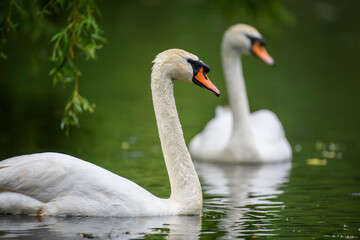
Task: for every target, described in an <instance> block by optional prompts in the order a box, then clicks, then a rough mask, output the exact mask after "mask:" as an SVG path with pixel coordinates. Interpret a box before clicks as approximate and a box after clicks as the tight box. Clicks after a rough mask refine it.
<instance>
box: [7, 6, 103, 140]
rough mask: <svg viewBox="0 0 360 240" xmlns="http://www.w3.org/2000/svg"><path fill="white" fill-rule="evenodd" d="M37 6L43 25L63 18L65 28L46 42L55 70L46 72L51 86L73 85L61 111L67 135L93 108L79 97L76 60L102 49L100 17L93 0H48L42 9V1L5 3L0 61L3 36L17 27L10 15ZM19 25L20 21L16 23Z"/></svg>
mask: <svg viewBox="0 0 360 240" xmlns="http://www.w3.org/2000/svg"><path fill="white" fill-rule="evenodd" d="M34 3H36V4H37V9H40V11H37V12H36V13H35V14H37V15H38V16H37V17H38V18H39V19H40V20H42V21H46V20H47V18H50V17H53V16H64V15H66V20H67V21H66V25H65V26H63V27H62V28H61V29H60V31H58V32H57V33H56V34H55V35H54V36H53V37H52V38H51V40H50V43H51V44H52V52H51V56H50V60H51V61H52V62H54V64H55V66H54V67H53V68H52V69H51V70H50V76H51V77H52V79H53V82H54V84H55V85H56V84H58V83H61V84H69V83H71V84H73V92H72V94H71V96H70V98H69V101H68V102H67V104H66V105H65V108H64V116H63V118H62V121H61V125H60V126H61V129H63V130H65V131H66V133H68V132H69V127H70V126H72V125H75V126H78V125H79V115H80V114H81V113H83V112H90V113H92V112H93V111H94V108H95V105H94V104H91V103H89V101H88V100H87V99H86V98H85V97H83V96H81V95H80V93H79V78H80V76H81V72H80V70H79V57H81V56H84V57H85V58H86V59H96V50H98V49H101V48H102V44H103V43H105V42H106V40H105V38H104V37H103V36H102V34H103V31H102V29H101V28H100V26H99V24H98V23H97V21H96V18H95V15H100V13H99V11H98V8H97V7H96V5H95V2H94V0H51V1H49V2H47V4H46V5H42V1H35V2H32V3H29V2H28V1H25V0H24V1H21V0H9V7H8V12H7V14H6V17H3V18H2V19H1V23H0V26H1V28H0V34H1V36H0V57H1V58H3V59H6V58H7V56H6V54H5V52H4V46H5V45H6V39H7V35H8V34H9V33H10V32H11V31H12V30H15V29H16V27H17V26H18V24H16V23H14V22H13V13H14V10H16V13H17V16H16V19H17V20H18V19H21V18H25V16H26V15H27V14H28V13H27V11H26V8H27V7H29V5H30V4H34ZM19 21H20V20H19Z"/></svg>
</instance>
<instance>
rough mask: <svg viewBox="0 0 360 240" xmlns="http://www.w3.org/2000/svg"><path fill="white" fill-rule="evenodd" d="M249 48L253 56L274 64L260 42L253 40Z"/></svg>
mask: <svg viewBox="0 0 360 240" xmlns="http://www.w3.org/2000/svg"><path fill="white" fill-rule="evenodd" d="M251 50H252V52H253V53H254V55H255V56H257V57H258V58H260V59H261V60H262V61H263V62H265V63H266V64H268V65H270V66H272V65H274V64H275V62H274V59H273V58H272V57H271V56H270V55H269V54H268V52H267V51H266V49H265V47H264V46H263V45H262V44H261V43H260V42H255V43H254V44H253V46H252V48H251Z"/></svg>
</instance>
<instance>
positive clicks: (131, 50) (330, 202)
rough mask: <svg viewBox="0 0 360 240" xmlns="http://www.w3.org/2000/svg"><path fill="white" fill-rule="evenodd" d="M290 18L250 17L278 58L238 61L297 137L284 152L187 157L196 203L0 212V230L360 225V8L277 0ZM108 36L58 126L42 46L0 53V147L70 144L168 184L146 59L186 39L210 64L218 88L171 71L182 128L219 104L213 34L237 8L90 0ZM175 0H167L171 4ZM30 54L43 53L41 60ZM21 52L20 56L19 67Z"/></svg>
mask: <svg viewBox="0 0 360 240" xmlns="http://www.w3.org/2000/svg"><path fill="white" fill-rule="evenodd" d="M285 3H286V5H287V6H288V8H289V9H290V10H291V11H292V12H293V13H294V14H295V16H296V24H295V25H294V26H288V27H279V28H277V29H276V31H275V30H273V29H260V30H261V31H262V32H263V35H264V37H265V39H266V40H267V43H268V45H267V49H268V51H269V52H270V54H271V55H272V56H273V57H274V59H275V60H276V66H275V67H273V68H270V67H268V66H266V65H265V64H263V63H261V62H260V61H258V60H257V59H255V58H252V57H244V58H243V65H244V72H245V79H246V83H247V89H248V96H249V102H250V105H251V110H252V111H255V110H258V109H262V108H267V109H271V110H272V111H274V112H275V113H276V114H277V115H278V117H279V118H280V119H281V121H282V123H283V125H284V128H285V130H286V134H287V137H288V139H289V141H290V143H291V145H292V147H293V149H294V157H293V160H292V162H291V164H279V165H271V166H226V165H225V166H224V165H216V164H215V165H214V164H200V163H196V168H197V171H198V173H199V177H200V179H201V182H202V185H203V191H204V209H203V214H202V216H201V217H176V216H175V217H161V218H158V217H156V218H114V219H113V218H44V219H38V218H32V217H22V216H12V217H11V216H1V217H0V238H4V239H7V238H23V239H61V238H64V239H76V238H78V239H84V238H92V237H98V238H101V239H138V238H147V239H157V238H164V237H169V238H170V239H172V238H174V239H178V238H180V239H181V238H183V239H198V238H201V239H227V238H230V239H231V238H240V239H241V238H243V239H251V238H270V239H289V238H295V239H325V238H347V239H353V238H355V239H357V238H359V237H360V170H359V168H360V161H359V160H360V157H359V156H360V142H359V140H358V135H359V134H360V112H359V105H360V98H359V86H360V84H359V75H358V69H359V67H358V65H359V58H358V57H359V54H360V46H359V44H358V42H360V31H359V28H358V24H359V23H360V17H359V15H358V9H359V7H360V3H359V2H358V1H355V0H353V1H296V2H295V1H286V2H285ZM99 4H100V5H99V7H100V10H101V12H102V13H103V19H102V20H101V21H102V25H103V26H104V29H105V36H106V38H107V40H108V44H107V45H106V46H105V48H104V49H102V50H101V51H100V52H99V57H98V60H97V61H95V62H83V63H81V68H82V72H83V76H82V77H81V81H82V82H83V83H82V82H81V83H80V84H81V86H80V91H81V93H82V94H83V95H84V96H86V97H87V98H88V99H89V100H91V101H92V102H94V103H96V106H97V107H96V112H95V113H94V114H92V115H85V116H83V117H82V118H81V127H80V128H78V129H72V131H71V133H70V136H69V137H66V136H64V134H63V133H62V132H61V131H60V130H59V123H60V118H61V115H62V107H63V105H64V103H65V101H64V100H65V99H66V96H68V94H69V93H68V90H63V89H62V87H57V88H53V86H52V83H51V81H50V79H49V77H48V71H49V68H50V67H51V65H50V64H48V63H47V55H46V53H43V52H37V51H36V49H34V48H32V49H31V48H29V46H28V45H27V43H26V42H22V41H21V40H19V39H18V40H16V39H15V40H16V41H15V43H16V44H14V45H12V46H10V48H9V52H8V55H9V57H10V58H9V59H8V60H7V61H5V62H0V73H1V79H0V157H1V158H2V159H3V158H7V157H11V156H14V155H20V154H26V153H33V152H43V151H56V152H64V153H68V154H71V155H74V156H77V157H80V158H83V159H86V160H88V161H90V162H93V163H95V164H97V165H100V166H102V167H104V168H106V169H109V170H111V171H113V172H115V173H117V174H119V175H122V176H124V177H126V178H129V179H131V180H133V181H134V182H136V183H138V184H140V185H141V186H143V187H144V188H146V189H148V190H149V191H151V192H152V193H154V194H155V195H157V196H160V197H168V196H169V193H170V189H169V183H168V177H167V173H166V171H165V165H164V162H163V158H162V152H161V149H160V144H159V139H158V134H157V129H156V123H155V116H154V113H153V107H152V102H151V94H150V69H151V61H152V60H153V59H154V57H155V55H156V54H157V53H158V52H160V51H163V50H165V49H168V48H174V47H177V48H183V49H186V50H188V51H191V52H193V53H194V54H196V55H198V56H199V57H200V58H201V59H202V60H203V61H204V62H206V63H207V64H208V65H210V67H211V72H210V74H209V77H210V78H211V80H212V81H213V83H214V84H215V85H216V86H217V87H218V88H219V89H220V91H222V95H221V97H220V98H216V97H214V96H213V95H211V94H210V93H208V92H206V91H204V90H202V89H200V88H198V87H194V86H191V85H189V84H185V83H180V82H178V83H177V84H176V86H175V94H176V101H177V107H178V111H179V115H180V118H181V122H182V126H183V130H184V135H185V139H186V141H187V142H188V141H189V140H190V139H191V138H192V137H193V136H194V135H195V134H196V133H198V132H199V131H201V129H202V128H203V127H204V125H205V124H206V122H207V121H208V120H210V119H211V118H212V117H213V115H214V108H215V106H216V105H220V104H222V105H223V104H226V103H227V96H226V92H225V85H224V81H223V76H222V69H221V64H220V56H219V45H220V41H221V37H222V33H223V31H224V30H225V29H226V28H227V27H228V26H229V25H231V24H233V23H236V22H235V21H233V20H231V19H228V18H226V17H224V16H223V15H221V14H220V13H219V12H218V11H216V9H215V8H214V7H212V5H211V4H206V3H205V2H203V1H189V2H187V1H184V2H182V3H176V4H175V3H169V2H162V1H159V2H151V1H142V2H140V3H132V2H131V1H129V2H128V3H126V2H125V3H124V2H122V3H116V2H108V1H105V2H102V3H99ZM174 9H175V10H174ZM39 59H40V60H39ZM19 66H24V68H23V70H19Z"/></svg>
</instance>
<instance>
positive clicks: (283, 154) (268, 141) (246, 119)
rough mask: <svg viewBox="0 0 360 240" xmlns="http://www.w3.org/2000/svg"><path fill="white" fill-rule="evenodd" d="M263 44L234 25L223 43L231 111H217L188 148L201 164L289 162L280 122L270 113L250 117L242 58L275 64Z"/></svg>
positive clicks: (252, 31) (253, 31) (242, 26)
mask: <svg viewBox="0 0 360 240" xmlns="http://www.w3.org/2000/svg"><path fill="white" fill-rule="evenodd" d="M264 45H265V41H264V40H263V38H262V36H261V35H260V33H259V32H258V31H257V30H256V29H255V28H253V27H251V26H248V25H245V24H237V25H234V26H232V27H230V28H229V29H228V30H227V31H226V32H225V34H224V37H223V40H222V49H221V50H222V51H221V53H222V62H223V69H224V73H225V79H226V82H227V90H228V95H229V103H230V109H228V108H223V107H217V109H216V114H215V118H214V119H212V120H211V121H210V122H209V123H208V124H207V125H206V127H205V128H204V130H203V131H202V132H201V133H199V134H198V135H196V136H195V137H194V138H193V139H192V140H191V142H190V144H189V150H190V153H191V155H192V156H193V157H194V158H195V159H197V160H201V161H209V162H230V163H268V162H281V161H287V160H290V159H291V156H292V151H291V147H290V144H289V143H288V141H287V139H286V137H285V134H284V129H283V127H282V125H281V122H280V121H279V119H278V118H277V117H276V115H275V114H274V113H273V112H271V111H269V110H259V111H256V112H254V113H250V111H249V104H248V99H247V95H246V89H245V82H244V77H243V73H242V67H241V55H244V54H253V55H255V56H257V57H258V58H260V59H261V60H263V61H264V62H265V63H267V64H268V65H273V64H274V60H273V59H272V58H271V57H270V55H269V54H268V53H267V51H266V50H265V48H264Z"/></svg>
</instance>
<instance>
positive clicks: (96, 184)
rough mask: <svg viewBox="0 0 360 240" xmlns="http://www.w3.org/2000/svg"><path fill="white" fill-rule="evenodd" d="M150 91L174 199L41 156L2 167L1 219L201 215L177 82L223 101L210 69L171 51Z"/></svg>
mask: <svg viewBox="0 0 360 240" xmlns="http://www.w3.org/2000/svg"><path fill="white" fill-rule="evenodd" d="M153 63H154V65H153V68H152V74H151V89H152V98H153V103H154V110H155V115H156V120H157V126H158V130H159V135H160V141H161V146H162V149H163V154H164V159H165V163H166V167H167V170H168V174H169V179H170V185H171V195H170V198H169V199H161V198H158V197H156V196H154V195H152V194H151V193H150V192H148V191H146V190H145V189H143V188H142V187H140V186H138V185H137V184H135V183H134V182H131V181H130V180H127V179H125V178H123V177H120V176H118V175H116V174H113V173H111V172H109V171H107V170H105V169H103V168H101V167H98V166H96V165H94V164H91V163H89V162H86V161H83V160H80V159H78V158H75V157H72V156H69V155H64V154H60V153H39V154H32V155H23V156H18V157H13V158H10V159H7V160H4V161H2V162H0V213H11V214H33V215H40V216H47V215H50V216H52V215H57V216H58V215H72V216H74V215H76V216H160V215H197V214H199V213H200V212H201V209H202V193H201V186H200V182H199V179H198V176H197V174H196V171H195V168H194V165H193V163H192V161H191V157H190V154H189V152H188V149H187V147H186V144H185V141H184V138H183V132H182V129H181V126H180V121H179V118H178V113H177V110H176V105H175V99H174V94H173V84H174V80H175V79H178V80H182V81H187V82H192V83H195V84H197V85H199V86H201V87H203V88H206V89H208V90H209V91H211V92H213V93H214V94H215V95H217V96H218V95H219V94H220V92H219V91H218V89H217V88H216V87H215V86H214V85H213V84H212V83H211V81H210V80H209V79H208V77H207V75H206V73H208V72H209V71H210V69H209V67H208V66H207V65H206V64H204V63H203V62H202V61H200V60H199V58H198V57H197V56H195V55H193V54H191V53H188V52H186V51H184V50H179V49H171V50H167V51H164V52H162V53H160V54H158V55H157V57H156V58H155V60H154V61H153Z"/></svg>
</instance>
